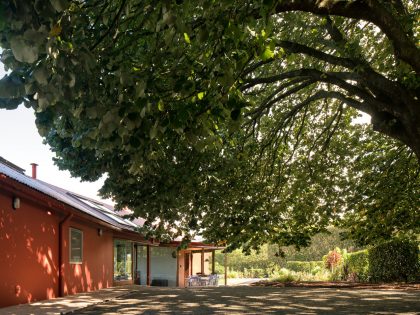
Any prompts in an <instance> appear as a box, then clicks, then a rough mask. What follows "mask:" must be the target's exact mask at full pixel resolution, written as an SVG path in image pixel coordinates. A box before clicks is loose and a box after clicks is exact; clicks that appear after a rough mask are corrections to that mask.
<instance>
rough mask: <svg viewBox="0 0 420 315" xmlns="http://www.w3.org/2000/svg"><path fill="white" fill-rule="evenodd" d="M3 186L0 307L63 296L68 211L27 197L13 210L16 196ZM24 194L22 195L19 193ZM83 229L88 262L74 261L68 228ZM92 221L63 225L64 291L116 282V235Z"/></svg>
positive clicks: (81, 289)
mask: <svg viewBox="0 0 420 315" xmlns="http://www.w3.org/2000/svg"><path fill="white" fill-rule="evenodd" d="M1 188H2V187H1V186H0V307H5V306H9V305H16V304H21V303H29V302H34V301H39V300H45V299H50V298H54V297H58V296H59V279H58V274H59V270H58V264H59V244H58V243H59V222H60V220H63V219H64V218H65V216H64V214H61V215H60V214H59V213H58V212H55V211H54V210H53V211H49V210H51V209H49V210H48V209H47V208H45V207H42V206H40V205H38V204H36V203H34V202H32V201H28V200H26V199H25V195H24V194H23V193H18V194H17V196H19V197H20V199H21V207H20V209H16V210H14V209H13V208H12V200H13V195H12V194H11V193H9V192H7V191H3V190H2V189H1ZM19 194H20V195H19ZM70 227H73V228H77V229H79V230H81V231H83V263H82V264H70V262H69V247H68V240H69V228H70ZM98 228H100V226H99V225H98V224H96V223H93V222H88V221H81V220H78V219H77V218H75V217H73V218H72V219H71V220H70V221H69V222H67V223H66V224H64V225H63V227H62V231H63V233H62V236H63V238H62V253H63V255H62V269H63V272H64V277H63V282H62V292H63V294H64V295H68V294H74V293H79V292H85V291H93V290H98V289H101V288H107V287H110V286H112V285H113V235H112V231H110V230H106V229H104V230H103V234H102V236H99V235H98Z"/></svg>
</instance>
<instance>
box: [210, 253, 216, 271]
mask: <svg viewBox="0 0 420 315" xmlns="http://www.w3.org/2000/svg"><path fill="white" fill-rule="evenodd" d="M215 254H216V251H215V250H214V249H213V250H212V251H211V273H212V274H215V272H214V271H215V266H214V264H215V261H216V260H215V259H216V257H215V256H216V255H215Z"/></svg>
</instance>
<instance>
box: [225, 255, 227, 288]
mask: <svg viewBox="0 0 420 315" xmlns="http://www.w3.org/2000/svg"><path fill="white" fill-rule="evenodd" d="M226 285H227V253H226V252H225V286H226Z"/></svg>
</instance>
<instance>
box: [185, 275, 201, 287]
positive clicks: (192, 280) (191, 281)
mask: <svg viewBox="0 0 420 315" xmlns="http://www.w3.org/2000/svg"><path fill="white" fill-rule="evenodd" d="M187 283H188V286H189V287H198V286H199V285H200V284H201V281H200V277H199V276H189V277H188V278H187Z"/></svg>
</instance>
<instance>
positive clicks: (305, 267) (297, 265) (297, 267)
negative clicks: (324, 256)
mask: <svg viewBox="0 0 420 315" xmlns="http://www.w3.org/2000/svg"><path fill="white" fill-rule="evenodd" d="M286 268H287V269H289V270H292V271H296V272H306V273H312V272H313V271H314V270H317V269H318V270H319V269H322V268H324V262H323V261H287V262H286Z"/></svg>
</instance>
